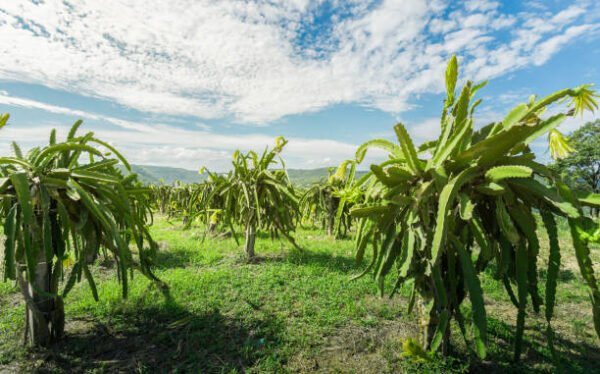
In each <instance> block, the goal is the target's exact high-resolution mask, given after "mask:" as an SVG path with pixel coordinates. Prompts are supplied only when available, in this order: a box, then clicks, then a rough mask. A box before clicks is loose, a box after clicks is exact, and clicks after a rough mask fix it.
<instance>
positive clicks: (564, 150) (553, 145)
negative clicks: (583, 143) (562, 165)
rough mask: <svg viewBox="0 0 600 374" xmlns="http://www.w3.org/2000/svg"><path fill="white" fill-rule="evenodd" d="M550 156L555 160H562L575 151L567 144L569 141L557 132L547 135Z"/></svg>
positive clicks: (553, 131)
mask: <svg viewBox="0 0 600 374" xmlns="http://www.w3.org/2000/svg"><path fill="white" fill-rule="evenodd" d="M548 143H549V148H550V155H551V156H552V158H553V159H555V160H560V159H563V158H565V157H567V156H569V155H570V154H571V153H573V152H574V151H575V149H574V148H573V147H571V145H570V144H569V140H568V139H567V138H566V137H565V136H564V135H563V134H562V133H561V132H560V131H557V130H552V131H550V132H549V133H548Z"/></svg>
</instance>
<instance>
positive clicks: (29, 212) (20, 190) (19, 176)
mask: <svg viewBox="0 0 600 374" xmlns="http://www.w3.org/2000/svg"><path fill="white" fill-rule="evenodd" d="M9 178H10V181H11V182H12V185H13V187H14V189H15V191H16V193H17V199H18V201H19V205H20V206H21V216H22V217H23V223H24V224H25V225H31V223H32V222H33V205H32V198H31V193H30V192H29V177H28V175H27V173H24V172H20V173H12V174H11V175H10V177H9Z"/></svg>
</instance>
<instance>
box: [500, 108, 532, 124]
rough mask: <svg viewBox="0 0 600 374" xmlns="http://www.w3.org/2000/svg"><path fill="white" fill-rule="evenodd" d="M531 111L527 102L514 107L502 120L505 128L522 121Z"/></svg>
mask: <svg viewBox="0 0 600 374" xmlns="http://www.w3.org/2000/svg"><path fill="white" fill-rule="evenodd" d="M528 112H529V106H528V105H527V104H519V105H517V106H516V107H514V108H513V109H512V110H511V111H510V112H509V113H508V114H507V115H506V117H505V118H504V120H503V121H502V126H503V127H504V128H505V129H509V128H511V127H512V126H513V125H514V124H516V123H518V122H519V121H521V120H522V119H523V118H524V117H525V116H526V115H527V113H528Z"/></svg>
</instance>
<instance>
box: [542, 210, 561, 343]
mask: <svg viewBox="0 0 600 374" xmlns="http://www.w3.org/2000/svg"><path fill="white" fill-rule="evenodd" d="M540 213H541V215H542V220H543V222H544V227H545V228H546V232H547V233H548V241H549V247H550V254H549V257H548V271H547V274H546V302H545V304H546V310H545V316H546V322H547V329H546V334H547V339H548V345H549V347H550V350H551V352H553V354H555V353H554V352H555V350H554V333H553V331H552V325H551V321H552V316H553V314H554V304H555V302H556V285H557V283H558V274H559V271H560V246H559V242H558V230H557V227H556V221H555V220H554V217H553V216H552V214H551V213H550V212H548V211H546V210H542V211H541V212H540Z"/></svg>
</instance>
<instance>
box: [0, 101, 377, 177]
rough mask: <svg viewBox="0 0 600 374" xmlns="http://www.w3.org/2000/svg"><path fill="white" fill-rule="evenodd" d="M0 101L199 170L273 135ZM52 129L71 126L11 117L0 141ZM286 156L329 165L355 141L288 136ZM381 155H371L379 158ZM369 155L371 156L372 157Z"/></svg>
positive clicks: (295, 162)
mask: <svg viewBox="0 0 600 374" xmlns="http://www.w3.org/2000/svg"><path fill="white" fill-rule="evenodd" d="M0 104H4V105H11V106H19V107H24V108H29V109H37V110H43V111H47V112H51V113H58V114H66V115H69V116H76V117H79V118H82V119H84V120H93V121H94V123H109V124H112V125H113V126H112V127H110V128H106V126H96V125H94V124H92V125H89V124H84V127H83V128H82V130H81V131H94V133H96V134H97V135H98V136H99V137H101V138H102V139H105V140H107V141H109V142H110V143H112V144H113V145H116V146H117V147H118V148H119V149H120V150H122V151H123V153H124V154H125V155H126V157H127V158H128V159H129V160H130V161H131V162H133V163H140V164H153V165H165V166H179V167H183V168H188V169H198V168H200V167H201V166H210V167H211V168H213V169H215V170H226V169H228V168H229V167H230V166H231V165H230V160H231V154H232V152H233V150H235V149H241V150H243V151H247V150H251V149H261V148H264V147H267V146H272V145H273V144H274V137H272V136H267V135H262V134H249V135H243V136H240V135H224V134H218V133H214V132H211V131H210V129H209V128H208V127H206V126H202V125H200V126H197V127H193V128H189V129H185V128H181V127H175V126H171V125H167V124H153V125H148V124H145V123H141V122H134V121H127V120H123V119H120V118H115V117H110V116H105V115H101V114H97V113H92V112H87V111H81V110H75V109H71V108H66V107H61V106H56V105H49V104H46V103H42V102H39V101H35V100H30V99H25V98H20V97H13V96H9V95H8V94H6V93H3V92H0ZM51 127H55V128H56V129H57V133H58V135H59V136H66V134H67V132H68V130H69V128H68V127H67V126H65V125H58V126H55V124H50V123H43V122H42V123H39V122H38V123H35V124H27V125H23V124H20V123H19V122H18V121H17V122H15V121H11V123H9V125H8V126H6V127H5V128H3V129H2V137H1V139H0V145H1V144H3V148H4V149H3V151H4V152H5V153H6V152H9V151H8V144H9V142H11V141H17V142H19V143H23V144H24V145H26V146H35V145H41V144H44V143H45V142H46V141H47V140H48V135H49V132H50V128H51ZM288 140H289V144H288V145H287V146H286V149H285V157H286V159H287V160H288V164H289V166H291V167H305V166H307V165H310V166H311V167H316V166H331V165H335V164H338V163H340V162H341V161H343V160H345V159H349V158H353V157H354V152H355V151H356V148H357V145H356V144H349V143H344V142H339V141H335V140H327V139H305V138H302V137H293V138H289V139H288ZM381 156H382V155H381V154H379V155H378V154H374V155H371V157H376V158H377V157H379V158H381ZM371 159H373V158H371Z"/></svg>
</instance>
